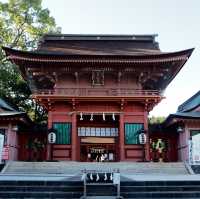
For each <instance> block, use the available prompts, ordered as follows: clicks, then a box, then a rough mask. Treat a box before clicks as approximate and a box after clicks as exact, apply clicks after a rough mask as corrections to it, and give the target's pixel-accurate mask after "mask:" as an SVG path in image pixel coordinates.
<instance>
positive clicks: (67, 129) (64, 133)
mask: <svg viewBox="0 0 200 199" xmlns="http://www.w3.org/2000/svg"><path fill="white" fill-rule="evenodd" d="M53 128H54V129H55V130H56V144H71V129H72V128H71V123H53Z"/></svg>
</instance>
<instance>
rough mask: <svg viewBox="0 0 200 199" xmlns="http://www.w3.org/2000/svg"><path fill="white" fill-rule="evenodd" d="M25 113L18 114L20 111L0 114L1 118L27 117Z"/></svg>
mask: <svg viewBox="0 0 200 199" xmlns="http://www.w3.org/2000/svg"><path fill="white" fill-rule="evenodd" d="M25 114H26V113H25V112H18V111H12V112H0V117H7V116H22V115H25Z"/></svg>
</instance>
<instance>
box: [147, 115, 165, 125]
mask: <svg viewBox="0 0 200 199" xmlns="http://www.w3.org/2000/svg"><path fill="white" fill-rule="evenodd" d="M165 119H166V117H164V116H158V117H155V116H152V117H149V124H161V123H162V122H164V121H165Z"/></svg>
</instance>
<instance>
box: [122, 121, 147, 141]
mask: <svg viewBox="0 0 200 199" xmlns="http://www.w3.org/2000/svg"><path fill="white" fill-rule="evenodd" d="M143 128H144V125H143V124H141V123H126V124H125V144H139V139H138V135H139V133H140V132H141V130H142V129H143Z"/></svg>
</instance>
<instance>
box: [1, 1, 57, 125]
mask: <svg viewBox="0 0 200 199" xmlns="http://www.w3.org/2000/svg"><path fill="white" fill-rule="evenodd" d="M41 4H42V0H9V1H8V2H7V3H2V2H0V30H1V31H0V97H2V98H5V99H6V100H8V101H9V102H10V103H12V104H15V105H16V106H18V107H19V109H20V110H23V111H26V112H28V114H29V115H30V116H31V117H32V118H33V119H34V120H35V121H37V122H39V121H41V120H42V118H43V115H44V113H45V111H44V109H43V108H42V107H41V106H39V105H38V104H36V102H35V101H34V100H32V99H31V98H30V94H31V91H30V89H29V87H28V84H27V82H26V81H24V80H23V78H22V77H21V75H20V73H19V70H18V67H17V66H16V65H14V64H12V63H10V62H9V61H8V60H6V58H5V53H4V51H3V50H2V48H1V47H2V46H8V47H11V48H15V49H20V50H34V49H35V48H36V47H37V41H38V40H39V38H40V37H41V36H42V35H43V34H45V33H59V32H60V28H58V27H56V23H55V19H54V18H53V17H51V16H50V12H49V10H48V9H43V8H42V5H41Z"/></svg>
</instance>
